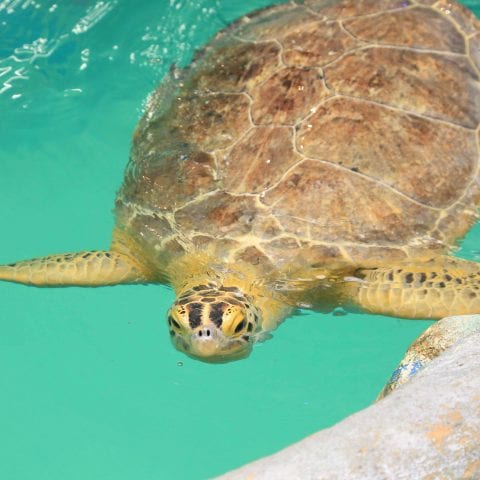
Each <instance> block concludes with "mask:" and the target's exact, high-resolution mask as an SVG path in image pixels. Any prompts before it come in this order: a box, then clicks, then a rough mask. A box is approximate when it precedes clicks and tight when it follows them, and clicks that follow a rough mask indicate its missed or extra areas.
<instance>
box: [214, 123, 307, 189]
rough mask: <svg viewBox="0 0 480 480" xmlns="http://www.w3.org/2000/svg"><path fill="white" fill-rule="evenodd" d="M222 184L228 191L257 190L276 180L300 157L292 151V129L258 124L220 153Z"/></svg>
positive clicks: (268, 185)
mask: <svg viewBox="0 0 480 480" xmlns="http://www.w3.org/2000/svg"><path fill="white" fill-rule="evenodd" d="M220 158H221V159H222V160H221V161H222V162H223V165H222V167H223V169H224V180H223V183H224V186H225V188H226V189H227V190H228V191H230V192H236V193H241V192H245V191H249V192H250V193H259V192H262V191H263V190H265V189H266V188H269V187H270V186H271V185H272V184H274V183H275V182H277V181H278V180H279V179H280V178H281V177H282V175H283V174H284V173H283V172H285V171H286V170H288V169H289V168H290V167H291V166H293V165H294V164H295V163H297V162H299V161H301V159H302V157H301V156H300V155H299V154H298V153H296V152H295V151H294V145H293V130H292V128H288V127H258V128H255V129H252V131H251V132H250V133H249V134H248V135H247V136H246V137H244V138H243V139H242V140H241V141H240V142H238V143H237V144H236V145H235V146H234V147H233V148H232V149H231V150H230V151H229V152H228V153H225V154H224V155H220Z"/></svg>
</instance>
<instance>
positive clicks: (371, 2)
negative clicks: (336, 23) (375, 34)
mask: <svg viewBox="0 0 480 480" xmlns="http://www.w3.org/2000/svg"><path fill="white" fill-rule="evenodd" d="M297 3H299V4H302V5H305V6H307V7H309V8H311V9H312V10H313V11H315V12H318V13H320V14H321V15H323V16H325V17H326V18H330V19H333V18H348V17H357V16H360V15H371V14H373V13H378V12H382V11H384V10H393V9H397V8H405V7H408V6H410V5H411V4H412V2H411V1H409V0H355V1H351V0H303V1H301V0H297Z"/></svg>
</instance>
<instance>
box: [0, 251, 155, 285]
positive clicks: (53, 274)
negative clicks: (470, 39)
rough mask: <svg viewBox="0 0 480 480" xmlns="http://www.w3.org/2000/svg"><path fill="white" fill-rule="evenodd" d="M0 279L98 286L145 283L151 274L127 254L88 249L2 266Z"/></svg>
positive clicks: (47, 283)
mask: <svg viewBox="0 0 480 480" xmlns="http://www.w3.org/2000/svg"><path fill="white" fill-rule="evenodd" d="M0 280H6V281H10V282H16V283H23V284H26V285H35V286H38V287H41V286H48V287H54V286H58V287H63V286H74V285H76V286H85V287H99V286H103V285H117V284H120V283H144V282H148V281H149V275H148V274H147V272H145V271H144V270H143V269H142V267H141V266H140V265H139V264H138V263H137V262H136V261H135V260H134V259H132V258H131V257H129V256H127V255H124V254H121V253H117V252H113V251H90V252H88V251H85V252H78V253H65V254H59V255H49V256H47V257H40V258H34V259H32V260H24V261H21V262H17V263H12V264H9V265H2V266H0Z"/></svg>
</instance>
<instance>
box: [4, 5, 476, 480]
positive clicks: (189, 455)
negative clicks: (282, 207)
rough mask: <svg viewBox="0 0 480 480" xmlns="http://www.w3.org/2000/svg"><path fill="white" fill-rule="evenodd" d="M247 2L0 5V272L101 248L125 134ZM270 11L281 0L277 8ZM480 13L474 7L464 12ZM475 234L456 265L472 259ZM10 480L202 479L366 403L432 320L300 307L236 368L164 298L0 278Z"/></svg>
mask: <svg viewBox="0 0 480 480" xmlns="http://www.w3.org/2000/svg"><path fill="white" fill-rule="evenodd" d="M272 3H273V2H271V1H268V0H248V1H245V2H230V1H226V0H217V1H215V0H202V1H190V0H188V1H187V0H162V1H156V2H152V1H148V0H142V1H134V0H111V1H94V0H72V1H69V2H60V1H58V2H53V1H44V0H0V28H1V32H2V34H1V42H0V127H1V128H0V145H1V148H0V167H1V174H0V195H1V198H2V202H1V204H0V219H1V222H2V229H1V233H2V235H1V236H0V263H4V262H10V261H13V260H17V259H21V258H29V257H33V256H39V255H45V254H49V253H55V252H63V251H76V250H83V249H101V248H106V247H108V244H109V241H110V233H111V229H112V226H113V217H112V214H111V210H112V206H113V199H114V196H115V192H116V190H117V188H118V187H119V186H120V184H121V181H122V175H123V169H124V167H125V165H126V162H127V159H128V154H129V146H130V137H131V133H132V131H133V129H134V127H135V124H136V122H137V121H138V119H139V117H140V115H141V114H142V111H143V107H144V105H145V102H146V99H147V97H148V94H149V93H150V92H151V91H152V89H153V88H155V86H156V85H157V84H158V81H159V80H160V79H161V78H162V77H163V76H164V75H165V73H166V72H167V71H168V69H169V68H170V66H171V64H173V63H176V64H179V65H185V64H187V63H188V62H189V60H190V59H191V57H192V55H193V52H194V49H195V48H196V47H198V46H199V45H201V44H203V43H204V42H206V41H207V40H208V39H209V38H210V37H211V36H212V35H213V34H214V33H215V32H216V31H218V30H219V29H220V28H222V27H223V26H225V25H227V24H228V23H229V22H231V21H232V20H234V19H235V18H237V17H238V16H240V15H242V14H243V13H246V12H247V11H250V10H252V9H254V8H260V7H263V6H266V5H268V4H272ZM277 3H279V2H277ZM464 3H465V4H466V5H468V6H470V7H471V8H473V9H475V11H476V12H477V14H480V0H475V1H473V0H470V1H465V2H464ZM479 239H480V227H479V226H478V225H477V226H476V227H475V228H474V229H473V230H472V231H471V232H470V234H469V235H468V236H467V238H466V239H465V241H464V242H463V245H462V247H461V249H460V250H459V252H458V254H459V255H461V256H463V257H466V258H469V259H473V260H477V261H480V248H479V247H478V245H479ZM0 299H1V302H0V365H1V367H0V389H1V391H2V396H1V399H0V412H1V413H0V427H1V431H2V436H1V437H0V465H1V469H0V470H1V472H2V473H1V478H5V479H12V480H17V479H18V480H20V479H21V480H30V479H31V480H56V479H59V480H60V479H67V478H68V479H70V480H76V479H78V480H80V479H82V480H84V479H86V478H93V479H97V478H98V479H102V480H106V479H115V480H122V479H125V480H127V479H139V480H147V479H159V478H165V479H167V478H168V479H189V480H190V479H203V478H208V477H211V476H213V475H216V474H220V473H222V472H223V471H225V470H227V469H231V468H234V467H236V466H238V465H241V464H242V463H244V462H247V461H250V460H253V459H255V458H258V457H260V456H263V455H266V454H269V453H272V452H274V451H276V450H278V449H280V448H282V447H284V446H286V445H288V444H289V443H291V442H293V441H296V440H299V439H301V438H303V437H304V436H306V435H308V434H310V433H313V432H314V431H316V430H318V429H320V428H323V427H326V426H329V425H331V424H333V423H335V422H337V421H339V420H340V419H342V418H344V417H345V416H346V415H349V414H351V413H352V412H354V411H357V410H358V409H360V408H362V407H365V406H367V405H368V404H369V403H371V402H372V400H373V399H374V398H375V396H376V395H377V393H378V392H379V390H380V389H381V387H382V386H383V384H384V382H385V380H386V379H387V378H388V377H389V375H390V373H391V371H392V370H393V368H394V366H395V365H396V363H397V361H398V360H399V358H400V357H401V356H402V353H403V352H404V350H405V349H406V347H407V346H408V344H409V343H410V342H411V341H412V340H413V339H414V338H415V337H416V336H417V335H418V334H419V333H420V332H421V331H423V330H424V329H425V328H426V326H427V325H429V322H425V321H402V320H398V319H392V318H384V317H379V316H376V317H374V316H368V315H360V314H348V315H343V312H342V311H336V312H334V313H333V314H331V315H321V314H313V313H310V312H307V311H302V312H300V313H299V314H297V315H296V316H295V317H293V318H291V319H289V320H288V321H287V322H285V323H284V324H283V325H281V326H280V328H279V329H278V330H277V331H276V332H274V338H273V340H270V341H268V342H266V343H264V344H261V345H259V346H257V347H256V348H255V349H254V352H253V354H252V355H251V357H250V358H248V359H247V360H244V361H241V362H237V363H232V364H225V365H206V364H202V363H199V362H195V361H193V360H191V359H189V358H187V357H185V356H183V355H182V354H180V353H179V352H177V351H175V350H174V349H173V347H172V346H171V345H170V343H169V339H168V331H167V328H166V325H165V313H166V311H167V308H168V307H169V305H170V303H171V301H172V300H173V294H172V292H171V291H170V290H169V289H168V288H166V287H163V286H148V287H145V286H138V287H134V286H119V287H115V288H101V289H81V288H69V289H36V288H27V287H23V286H20V285H13V284H0Z"/></svg>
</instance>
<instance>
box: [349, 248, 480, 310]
mask: <svg viewBox="0 0 480 480" xmlns="http://www.w3.org/2000/svg"><path fill="white" fill-rule="evenodd" d="M345 280H346V282H345V284H344V287H345V293H346V296H347V297H348V299H349V300H350V301H352V302H353V303H354V304H356V305H358V306H359V307H361V308H362V309H363V310H366V311H368V312H371V313H377V314H382V315H391V316H394V317H403V318H424V319H428V318H432V319H440V318H443V317H448V316H450V315H469V314H477V313H480V264H478V263H476V262H469V261H467V260H462V259H459V258H453V257H447V256H443V257H438V258H434V259H432V260H429V261H426V262H422V261H420V262H417V263H414V262H413V261H411V262H408V263H406V262H405V263H400V264H397V265H395V264H393V265H390V266H388V267H380V268H365V269H359V270H357V271H356V272H355V274H354V276H353V277H348V278H346V279H345Z"/></svg>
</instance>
